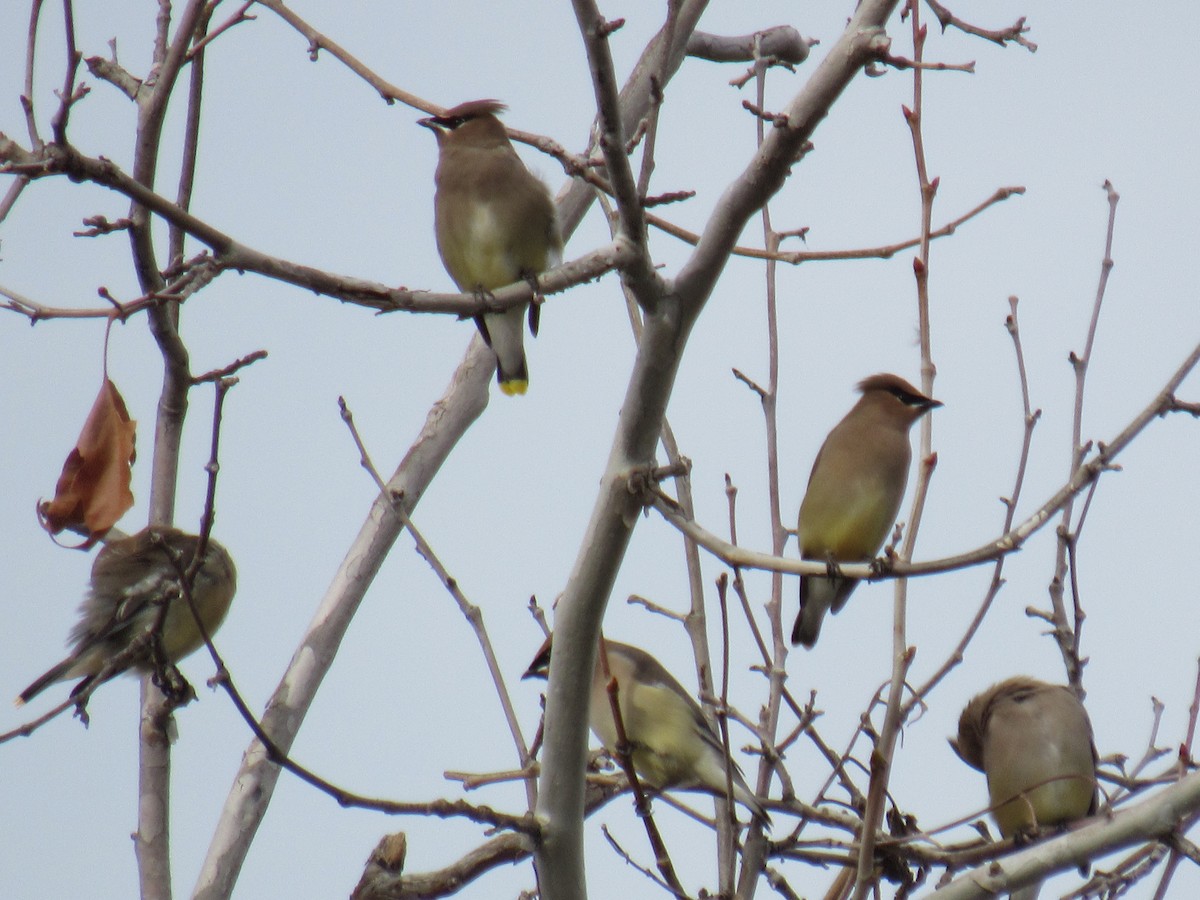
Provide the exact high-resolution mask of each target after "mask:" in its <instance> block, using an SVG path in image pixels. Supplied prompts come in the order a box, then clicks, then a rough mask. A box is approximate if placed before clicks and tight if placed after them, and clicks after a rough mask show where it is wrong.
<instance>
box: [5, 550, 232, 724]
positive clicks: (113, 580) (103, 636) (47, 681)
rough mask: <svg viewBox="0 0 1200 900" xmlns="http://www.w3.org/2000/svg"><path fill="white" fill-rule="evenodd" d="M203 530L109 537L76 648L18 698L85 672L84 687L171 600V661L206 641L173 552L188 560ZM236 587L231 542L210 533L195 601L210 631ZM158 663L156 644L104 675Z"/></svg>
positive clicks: (95, 568)
mask: <svg viewBox="0 0 1200 900" xmlns="http://www.w3.org/2000/svg"><path fill="white" fill-rule="evenodd" d="M199 540H200V539H199V538H198V537H197V536H196V535H192V534H186V533H184V532H182V531H180V530H178V529H177V528H170V527H166V526H154V527H151V528H147V529H145V530H143V531H139V532H138V533H137V534H135V535H133V536H132V537H127V538H122V539H121V540H116V541H110V542H109V543H108V544H106V545H105V546H104V549H102V550H101V551H100V553H99V554H98V555H97V556H96V561H95V562H94V563H93V564H92V578H91V584H90V585H89V587H88V592H87V596H85V597H84V599H83V603H81V604H80V606H79V623H78V624H77V625H76V626H75V627H74V628H73V629H72V630H71V637H70V642H71V643H73V644H74V645H75V646H74V649H73V650H72V651H71V654H70V655H69V656H68V657H67V658H66V659H64V660H63V661H62V662H60V663H59V664H58V665H56V666H54V668H52V669H50V671H48V672H46V674H44V675H42V676H41V677H40V678H38V679H37V680H36V681H34V682H33V684H31V685H29V687H27V688H25V690H23V691H21V693H20V696H18V697H17V701H16V703H17V705H18V706H20V705H22V704H24V703H27V702H29V701H30V700H32V699H33V698H34V697H35V696H37V695H38V694H40V693H41V692H42V691H44V690H45V689H46V688H47V687H49V686H50V685H51V684H53V683H55V682H56V681H69V680H70V679H72V678H82V679H83V680H82V681H80V682H79V684H77V685H75V688H74V689H73V690H72V691H71V696H72V697H74V696H75V695H76V694H78V693H79V692H80V691H82V690H84V689H85V688H86V687H87V686H88V685H89V684H91V682H92V681H94V680H95V679H96V678H97V677H98V676H99V675H100V673H101V672H102V670H103V669H104V667H105V666H106V665H108V663H109V662H110V661H111V660H113V658H114V657H116V656H117V655H118V654H120V653H121V652H122V651H123V650H125V649H126V648H127V647H129V645H130V644H132V643H133V641H134V640H135V639H136V638H138V637H139V636H141V635H143V634H145V633H146V632H148V631H150V630H152V629H153V628H155V627H156V625H157V623H158V620H159V617H160V610H161V609H162V608H163V604H166V613H165V616H163V621H162V626H161V630H160V631H159V641H160V643H161V646H162V652H163V655H164V656H165V658H166V661H167V662H169V663H176V662H178V661H179V660H181V659H183V658H184V657H185V656H187V655H188V654H189V653H191V652H192V651H193V650H196V649H197V648H198V647H200V646H201V645H202V644H203V643H204V639H203V637H202V636H201V634H200V631H199V629H198V628H197V627H196V620H195V617H194V616H193V615H192V610H191V608H190V607H189V606H188V604H187V601H186V600H185V599H184V598H183V594H182V591H181V589H180V577H179V573H178V571H177V569H176V568H175V566H174V565H173V564H172V562H171V560H170V557H169V556H168V552H170V553H174V554H177V555H178V558H179V564H180V565H181V566H183V567H185V568H186V567H187V566H188V565H189V564H190V563H191V561H192V558H193V557H194V556H195V554H196V549H197V547H198V544H199ZM236 588H237V571H236V569H234V566H233V560H232V559H230V558H229V554H228V553H227V552H226V550H225V548H224V547H222V546H221V545H220V544H218V543H217V542H216V541H214V540H209V542H208V548H207V550H206V551H205V554H204V561H203V563H202V564H201V566H200V568H199V570H198V571H197V572H196V578H195V581H194V582H193V584H192V591H191V594H192V600H193V601H194V602H195V605H196V609H197V610H198V611H199V613H200V620H201V621H202V622H203V623H204V629H205V631H207V632H208V635H209V636H210V637H211V636H212V634H213V632H215V631H216V630H217V628H218V627H220V625H221V622H222V620H223V619H224V618H225V614H226V613H227V612H228V611H229V604H230V603H231V602H232V600H233V594H234V591H235V590H236ZM130 667H132V668H135V669H137V670H138V671H142V672H149V671H152V670H153V668H154V664H153V661H152V659H151V653H150V646H149V645H147V646H146V648H145V650H144V652H142V653H139V654H138V655H136V656H135V658H133V659H130V660H128V661H127V662H126V663H125V664H124V665H123V666H121V667H120V668H118V669H117V670H116V671H113V672H110V673H108V674H107V675H106V676H105V677H106V679H107V678H112V677H114V676H116V675H119V674H120V673H121V672H123V671H125V670H126V669H128V668H130Z"/></svg>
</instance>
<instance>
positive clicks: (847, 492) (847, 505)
mask: <svg viewBox="0 0 1200 900" xmlns="http://www.w3.org/2000/svg"><path fill="white" fill-rule="evenodd" d="M858 389H859V391H860V392H861V393H862V397H860V398H859V400H858V402H857V403H856V404H854V407H853V408H852V409H851V410H850V412H848V413H846V417H845V418H844V419H842V421H840V422H838V423H837V425H835V426H834V428H833V431H831V432H829V436H828V437H827V438H825V443H824V444H822V445H821V450H820V452H819V453H817V459H816V461H815V462H814V463H813V467H812V473H811V474H810V475H809V476H808V490H807V491H806V492H805V494H804V500H803V502H802V503H801V504H800V518H799V523H798V525H797V530H796V534H797V537H798V538H799V541H800V556H801V558H802V559H810V560H818V561H823V562H835V563H837V562H868V561H869V560H871V559H873V558H874V556H875V554H876V553H878V552H879V548H880V547H882V546H883V542H884V539H885V538H887V535H888V532H889V531H890V530H891V528H892V525H893V524H895V522H896V513H898V512H899V511H900V501H901V500H902V499H904V488H905V486H906V485H907V484H908V468H909V463H910V461H911V459H912V449H911V448H910V447H909V443H908V431H909V428H911V427H912V424H913V423H914V422H916V421H917V419H919V418H921V416H923V415H924V414H925V413H926V412H928V411H929V410H931V409H933V408H934V407H937V406H941V405H942V404H941V403H940V402H939V401H937V400H933V399H931V398H930V397H926V396H925V395H924V394H922V393H921V392H920V391H918V390H917V389H916V388H915V387H913V386H912V385H911V384H909V383H908V382H907V381H905V380H904V379H903V378H900V377H899V376H897V375H872V376H871V377H870V378H864V379H863V380H862V381H860V382H859V383H858ZM857 584H858V580H857V579H854V578H842V577H841V576H825V575H802V576H800V613H799V615H798V616H797V617H796V625H795V627H794V628H793V629H792V643H793V644H803V645H804V646H805V647H812V646H813V645H814V644H816V642H817V636H818V635H819V634H820V633H821V620H822V619H823V618H824V617H825V612H826V610H832V611H833V612H835V613H836V612H837V611H838V610H840V609H841V608H842V607H843V606H844V605H845V603H846V598H848V597H849V596H850V593H851V592H852V591H853V590H854V588H855V587H856V586H857Z"/></svg>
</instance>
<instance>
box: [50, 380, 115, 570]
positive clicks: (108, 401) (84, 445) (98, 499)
mask: <svg viewBox="0 0 1200 900" xmlns="http://www.w3.org/2000/svg"><path fill="white" fill-rule="evenodd" d="M136 434H137V423H136V422H134V421H133V420H132V419H130V418H129V411H128V410H127V409H126V408H125V400H124V399H123V398H122V397H121V392H120V391H118V390H117V386H116V385H115V384H113V383H112V381H111V380H109V379H108V378H105V379H104V383H103V384H102V385H101V386H100V393H99V394H97V395H96V402H95V403H93V404H92V411H91V412H90V413H88V417H87V421H86V422H84V423H83V431H81V432H80V433H79V440H78V441H77V442H76V444H75V448H74V449H73V450H72V451H71V452H70V454H68V456H67V461H66V462H65V463H63V469H62V474H61V475H59V476H58V484H57V485H56V486H55V488H54V499H53V500H50V501H43V502H41V503H39V504H38V518H39V519H40V520H41V524H42V527H43V528H45V529H46V530H47V531H49V532H50V533H51V534H58V533H59V532H60V531H62V530H63V529H64V528H72V529H75V530H80V529H82V530H83V531H85V532H86V533H87V535H88V540H87V543H86V544H84V547H90V546H92V545H93V544H94V543H96V541H98V540H99V539H100V538H101V537H103V536H104V533H105V532H107V531H108V529H110V528H112V526H113V525H114V524H116V522H117V520H118V519H120V518H121V516H123V515H125V513H126V512H127V511H128V510H129V508H130V507H131V506H133V491H132V490H130V487H129V485H130V481H131V479H132V471H131V466H132V465H133V462H134V460H135V459H136V458H137V452H136V450H135V447H134V443H135V438H136Z"/></svg>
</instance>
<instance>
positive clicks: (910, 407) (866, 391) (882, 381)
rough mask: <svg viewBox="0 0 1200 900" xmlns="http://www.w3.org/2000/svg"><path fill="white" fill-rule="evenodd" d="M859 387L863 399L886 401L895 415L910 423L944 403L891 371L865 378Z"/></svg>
mask: <svg viewBox="0 0 1200 900" xmlns="http://www.w3.org/2000/svg"><path fill="white" fill-rule="evenodd" d="M858 389H859V391H860V392H861V393H862V395H863V400H871V401H874V402H879V403H886V404H887V405H888V408H889V410H890V411H891V413H892V414H893V415H896V416H898V417H899V418H901V419H903V420H904V421H906V422H908V423H909V424H911V423H913V422H915V421H917V419H919V418H921V416H923V415H925V413H927V412H929V410H931V409H936V408H937V407H939V406H941V405H942V401H940V400H934V399H933V398H932V397H926V396H925V395H924V394H922V393H921V392H920V391H919V390H917V389H916V388H915V387H913V386H912V385H911V384H909V383H908V382H907V381H905V380H904V379H903V378H901V377H900V376H899V375H892V374H889V373H881V374H879V375H872V376H870V377H869V378H864V379H863V380H862V381H860V382H859V383H858Z"/></svg>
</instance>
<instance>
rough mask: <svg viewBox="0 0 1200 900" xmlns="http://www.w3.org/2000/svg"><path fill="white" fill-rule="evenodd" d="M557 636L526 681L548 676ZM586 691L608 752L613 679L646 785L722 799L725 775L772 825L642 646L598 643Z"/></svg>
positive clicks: (612, 738) (682, 693) (697, 712)
mask: <svg viewBox="0 0 1200 900" xmlns="http://www.w3.org/2000/svg"><path fill="white" fill-rule="evenodd" d="M552 637H553V636H551V637H548V638H546V640H545V642H544V643H543V644H542V646H541V649H539V650H538V652H537V655H536V656H535V657H534V658H533V662H532V663H530V664H529V668H528V669H527V670H526V672H525V674H524V676H522V677H524V678H546V677H548V675H549V673H550V651H551V646H552ZM598 653H600V654H604V656H603V657H598V658H597V660H596V668H595V671H594V672H593V674H592V686H591V692H590V693H589V695H588V724H589V725H590V726H591V729H592V732H593V733H594V734H595V735H596V737H598V738H599V739H600V741H601V743H603V744H604V746H605V748H607V749H608V751H609V753H614V754H615V753H616V752H617V745H618V743H619V738H618V735H617V723H616V720H615V718H614V717H613V712H612V702H611V700H610V699H609V693H608V683H609V679H610V678H612V679H616V682H617V708H618V709H619V710H620V711H621V724H622V726H624V730H625V737H626V738H627V739H628V741H629V745H630V748H631V753H630V756H631V759H632V762H633V768H634V770H636V772H637V773H638V777H639V778H640V779H641V780H642V781H643V782H644V783H645V784H646V786H647V787H650V788H653V789H655V790H665V789H668V788H678V789H680V790H700V791H706V792H708V793H712V794H716V795H717V796H720V797H724V796H725V789H726V772H727V771H728V772H729V775H730V778H731V780H732V782H733V797H734V799H735V800H737V801H738V802H739V803H741V804H743V805H744V806H745V807H746V808H747V809H749V810H750V812H751V813H752V814H753V815H754V817H755V818H757V819H759V820H761V821H762V822H763V823H764V824H767V825H769V824H770V821H771V820H770V817H769V816H768V815H767V811H766V809H765V808H764V807H763V804H762V801H761V800H759V799H758V797H756V796H755V795H754V792H753V791H751V790H750V786H749V785H747V784H746V779H745V778H744V777H743V776H742V771H741V769H739V768H738V765H737V763H735V762H732V761H729V765H730V766H731V768H730V769H728V770H727V769H726V761H727V759H728V758H727V756H726V754H725V747H724V745H723V744H722V743H721V739H720V738H719V737H718V736H717V734H716V732H714V731H713V728H712V725H710V724H709V722H708V720H707V719H706V718H704V713H703V711H701V709H700V704H698V703H697V702H696V701H695V700H694V699H693V698H692V695H691V694H690V693H689V692H688V691H687V689H686V688H684V686H683V685H681V684H680V683H679V682H678V681H676V680H675V678H674V677H673V676H672V675H671V673H670V672H668V671H667V670H666V669H665V668H664V667H663V664H662V663H660V662H659V661H658V660H657V659H655V658H654V657H653V656H651V655H650V654H649V653H647V652H646V651H645V650H642V649H639V648H638V647H633V646H630V645H629V644H621V643H618V642H617V641H610V640H607V639H604V640H601V642H600V648H599V650H598Z"/></svg>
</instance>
